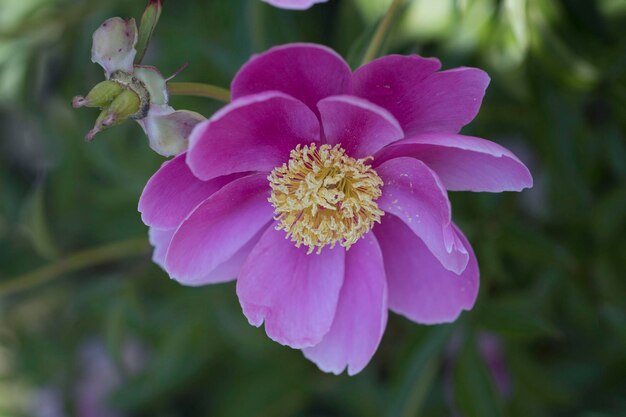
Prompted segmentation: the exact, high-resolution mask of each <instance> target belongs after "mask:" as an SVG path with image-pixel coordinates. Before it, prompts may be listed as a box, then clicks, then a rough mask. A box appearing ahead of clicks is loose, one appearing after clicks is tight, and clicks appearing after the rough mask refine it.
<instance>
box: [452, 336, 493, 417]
mask: <svg viewBox="0 0 626 417" xmlns="http://www.w3.org/2000/svg"><path fill="white" fill-rule="evenodd" d="M454 397H455V400H456V405H457V407H458V408H459V409H460V411H461V414H462V415H463V416H465V417H501V416H502V399H501V398H500V395H499V394H498V391H497V388H496V386H495V383H494V381H493V378H492V377H491V375H490V374H489V370H488V369H487V366H486V365H485V362H484V360H483V358H482V357H481V355H480V354H479V353H478V350H477V347H476V340H475V338H474V337H469V338H468V339H467V340H466V341H465V345H464V346H463V348H462V350H461V352H460V354H459V356H458V358H457V361H456V367H455V372H454Z"/></svg>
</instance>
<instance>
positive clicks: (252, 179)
mask: <svg viewBox="0 0 626 417" xmlns="http://www.w3.org/2000/svg"><path fill="white" fill-rule="evenodd" d="M265 177H266V175H265V174H255V175H249V176H247V177H243V178H239V179H238V180H235V181H233V182H231V183H230V184H228V185H226V186H225V187H224V188H222V189H221V190H219V191H218V192H216V193H215V194H213V195H212V196H211V197H209V198H208V199H206V200H205V201H204V202H202V203H201V204H200V205H198V207H196V209H195V210H194V211H193V212H192V213H191V214H190V215H189V216H188V217H187V219H186V220H185V221H183V223H182V224H181V225H180V226H179V227H178V229H177V230H176V233H175V234H174V237H173V238H172V242H171V244H170V247H169V250H168V252H167V256H166V259H165V267H166V270H167V272H168V273H169V274H170V276H171V277H172V278H174V279H176V280H178V281H180V282H182V283H183V284H187V285H198V284H199V283H202V282H203V279H204V277H206V276H207V274H209V273H211V272H213V270H215V268H217V267H218V266H219V265H221V264H222V263H224V262H225V261H227V260H229V259H230V258H231V257H232V256H233V255H234V254H236V253H237V252H238V251H239V250H240V249H241V248H242V247H244V246H245V245H246V243H248V242H249V241H250V239H252V238H253V237H254V235H256V234H257V232H258V231H259V230H260V229H261V228H262V227H263V226H264V225H266V224H267V223H268V222H269V221H271V219H272V206H271V204H269V203H268V202H267V198H268V196H269V186H268V184H267V179H266V178H265Z"/></svg>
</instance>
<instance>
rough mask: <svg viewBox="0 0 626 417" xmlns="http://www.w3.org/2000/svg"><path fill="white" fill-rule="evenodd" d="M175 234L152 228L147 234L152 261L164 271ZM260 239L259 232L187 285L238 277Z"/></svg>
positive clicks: (171, 231) (224, 280) (212, 282)
mask: <svg viewBox="0 0 626 417" xmlns="http://www.w3.org/2000/svg"><path fill="white" fill-rule="evenodd" d="M175 232H176V229H166V230H160V229H155V228H153V227H151V228H150V230H149V232H148V236H149V239H150V244H151V245H152V246H154V252H153V254H152V260H153V261H154V263H156V264H157V265H159V266H160V267H161V268H162V269H163V270H165V257H166V255H167V250H168V249H169V247H170V243H171V241H172V237H173V236H174V233H175ZM260 238H261V232H259V233H257V234H256V235H255V236H254V237H253V238H252V239H250V240H249V241H248V243H246V244H245V245H244V246H242V247H241V249H239V250H238V251H237V252H236V253H235V254H234V255H232V256H231V257H230V258H229V259H227V260H226V261H224V262H223V263H221V264H220V265H218V266H217V267H215V269H213V270H212V271H211V272H209V273H208V274H206V275H205V276H204V277H202V278H199V279H198V280H195V281H193V282H192V283H190V284H189V285H191V286H198V285H206V284H217V283H221V282H228V281H232V280H233V279H235V278H236V277H237V276H238V275H239V271H240V270H241V267H242V266H243V264H244V262H245V260H246V258H247V257H248V255H249V254H250V252H251V251H252V248H254V246H255V245H256V243H257V242H258V241H259V239H260Z"/></svg>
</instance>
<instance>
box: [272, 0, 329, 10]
mask: <svg viewBox="0 0 626 417" xmlns="http://www.w3.org/2000/svg"><path fill="white" fill-rule="evenodd" d="M263 1H264V2H266V3H269V4H271V5H272V6H274V7H279V8H281V9H291V10H305V9H308V8H309V7H311V6H313V5H314V4H317V3H326V2H327V1H328V0H263Z"/></svg>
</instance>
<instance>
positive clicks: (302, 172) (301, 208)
mask: <svg viewBox="0 0 626 417" xmlns="http://www.w3.org/2000/svg"><path fill="white" fill-rule="evenodd" d="M369 159H371V157H369V158H364V159H354V158H350V157H349V156H347V155H346V154H345V151H344V150H343V149H342V148H341V147H340V146H339V145H335V146H330V145H321V146H320V147H317V146H316V145H315V143H312V144H311V145H308V146H300V145H298V146H296V148H295V149H294V150H292V151H291V153H290V158H289V162H288V163H287V164H283V165H282V166H281V167H277V168H275V169H274V170H273V171H272V173H271V174H270V175H269V177H268V180H269V182H270V186H271V188H272V194H271V197H270V198H269V201H270V203H272V205H273V206H274V213H275V217H274V219H275V220H278V221H279V224H278V225H277V226H276V229H277V230H284V231H285V232H287V237H290V238H291V240H292V241H293V242H295V244H296V247H300V246H301V245H305V246H308V247H309V251H308V253H309V254H310V253H312V252H313V250H314V249H315V248H316V247H317V248H318V249H317V253H318V254H319V253H320V252H321V250H322V248H323V247H324V246H326V245H330V247H331V248H333V247H334V246H335V244H337V242H340V245H341V246H343V247H344V248H346V249H349V248H350V246H351V245H353V244H355V243H356V242H357V241H358V240H359V238H360V237H361V236H363V235H364V234H365V233H367V232H368V231H370V230H371V229H372V227H373V226H374V222H378V223H380V218H381V216H383V214H384V212H383V211H382V210H380V209H379V208H378V206H377V205H376V202H375V200H376V199H377V198H378V197H380V195H381V187H382V185H383V181H382V180H381V179H380V177H379V176H378V175H377V174H376V172H375V171H374V170H373V169H372V168H371V167H370V166H369V165H366V164H365V163H366V162H367V161H368V160H369Z"/></svg>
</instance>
